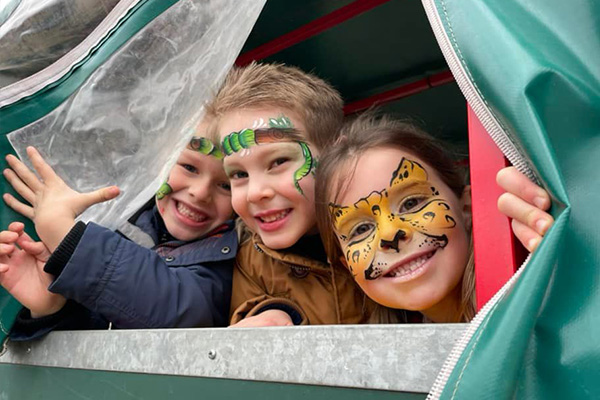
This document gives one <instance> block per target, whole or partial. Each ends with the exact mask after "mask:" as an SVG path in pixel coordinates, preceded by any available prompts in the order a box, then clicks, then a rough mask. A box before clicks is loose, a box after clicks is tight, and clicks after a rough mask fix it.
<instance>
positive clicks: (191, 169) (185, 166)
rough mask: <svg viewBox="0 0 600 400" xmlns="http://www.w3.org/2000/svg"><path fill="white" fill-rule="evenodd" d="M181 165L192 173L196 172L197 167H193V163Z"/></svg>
mask: <svg viewBox="0 0 600 400" xmlns="http://www.w3.org/2000/svg"><path fill="white" fill-rule="evenodd" d="M181 166H182V167H183V168H184V169H185V170H187V171H189V172H192V173H196V172H198V168H196V167H194V166H193V165H190V164H181Z"/></svg>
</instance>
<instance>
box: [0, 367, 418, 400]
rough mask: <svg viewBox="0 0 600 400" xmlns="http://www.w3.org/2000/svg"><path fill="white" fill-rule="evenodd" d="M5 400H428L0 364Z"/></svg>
mask: <svg viewBox="0 0 600 400" xmlns="http://www.w3.org/2000/svg"><path fill="white" fill-rule="evenodd" d="M0 398H2V399H19V400H28V399H47V400H53V399H54V400H59V399H60V400H69V399H73V400H75V399H77V400H81V399H90V400H93V399H111V400H120V399H123V400H130V399H145V400H151V399H160V400H163V399H187V398H195V399H196V398H197V399H244V400H252V399H261V400H262V399H279V400H284V399H285V400H293V399H308V398H309V399H311V400H321V399H322V400H333V399H344V400H353V399H357V400H359V399H360V400H366V399H377V400H386V399H395V400H416V399H424V398H425V394H422V393H400V392H388V391H378V390H364V389H346V388H334V387H327V386H311V385H292V384H280V383H266V382H251V381H240V380H229V379H210V378H190V377H181V376H169V375H150V374H132V373H123V372H103V371H86V370H78V369H63V368H45V367H29V366H19V365H10V364H0Z"/></svg>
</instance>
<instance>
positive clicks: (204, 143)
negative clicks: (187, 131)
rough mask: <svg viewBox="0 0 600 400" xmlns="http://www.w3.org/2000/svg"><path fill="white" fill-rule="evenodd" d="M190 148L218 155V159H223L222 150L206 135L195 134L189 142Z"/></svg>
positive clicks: (214, 155)
mask: <svg viewBox="0 0 600 400" xmlns="http://www.w3.org/2000/svg"><path fill="white" fill-rule="evenodd" d="M188 148H189V149H191V150H196V151H197V152H199V153H202V154H205V155H207V156H213V157H216V158H218V159H222V158H223V157H224V156H223V153H222V152H221V150H220V149H219V148H218V147H217V146H215V145H214V143H213V142H211V141H210V140H208V139H207V138H205V137H200V136H194V137H193V138H192V139H191V140H190V142H189V143H188Z"/></svg>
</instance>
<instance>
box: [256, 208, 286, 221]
mask: <svg viewBox="0 0 600 400" xmlns="http://www.w3.org/2000/svg"><path fill="white" fill-rule="evenodd" d="M290 211H292V209H291V208H288V209H287V210H283V211H280V212H278V213H277V214H271V215H264V216H262V217H258V219H259V220H260V221H261V222H266V223H269V222H275V221H279V220H280V219H284V218H285V217H287V215H288V214H289V213H290Z"/></svg>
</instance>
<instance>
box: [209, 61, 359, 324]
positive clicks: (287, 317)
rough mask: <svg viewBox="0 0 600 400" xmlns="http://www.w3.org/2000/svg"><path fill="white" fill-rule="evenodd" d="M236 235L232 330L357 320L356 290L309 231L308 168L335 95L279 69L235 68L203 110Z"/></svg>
mask: <svg viewBox="0 0 600 400" xmlns="http://www.w3.org/2000/svg"><path fill="white" fill-rule="evenodd" d="M208 110H209V113H210V114H211V116H213V117H214V118H215V120H216V122H217V123H216V124H215V128H216V129H215V131H216V132H215V133H216V135H217V136H218V140H220V141H221V143H222V150H223V153H224V154H225V158H224V166H225V170H226V172H227V174H228V176H229V178H230V180H231V192H232V205H233V208H234V210H235V211H236V213H237V214H238V215H239V217H240V218H241V220H242V221H243V232H244V236H245V237H244V239H243V241H242V243H241V245H240V251H239V253H238V257H237V260H236V266H235V268H234V277H233V289H232V302H231V314H232V315H231V322H232V323H233V324H236V326H265V325H292V324H337V323H360V322H363V321H365V320H366V319H367V316H368V313H369V307H368V304H370V303H367V302H366V299H365V296H364V295H362V293H360V291H358V290H357V288H356V286H355V284H354V283H353V282H352V279H350V277H348V276H347V275H342V274H336V273H335V271H333V270H332V269H331V268H330V266H329V263H328V261H327V258H326V255H325V252H324V249H323V246H322V243H321V241H320V237H319V235H318V229H317V222H316V216H315V204H314V182H315V180H314V179H315V178H314V172H315V167H316V165H317V159H318V156H319V150H320V149H322V148H323V147H326V146H327V145H329V144H331V143H332V141H333V140H334V139H335V137H336V134H337V132H338V129H339V126H340V124H341V121H342V101H341V98H340V96H339V94H338V93H337V92H335V90H333V89H332V88H331V87H330V86H329V85H328V84H326V83H325V82H323V81H322V80H320V79H318V78H316V77H314V76H312V75H310V74H306V73H304V72H302V71H300V70H298V69H296V68H292V67H287V66H283V65H269V64H264V65H259V64H251V65H249V66H247V67H244V68H237V69H234V70H233V71H232V72H231V73H230V75H229V76H228V78H227V80H226V82H225V84H224V86H223V88H222V89H221V91H220V92H219V93H218V94H217V96H216V98H215V100H214V101H213V103H212V104H211V105H209V107H208Z"/></svg>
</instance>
